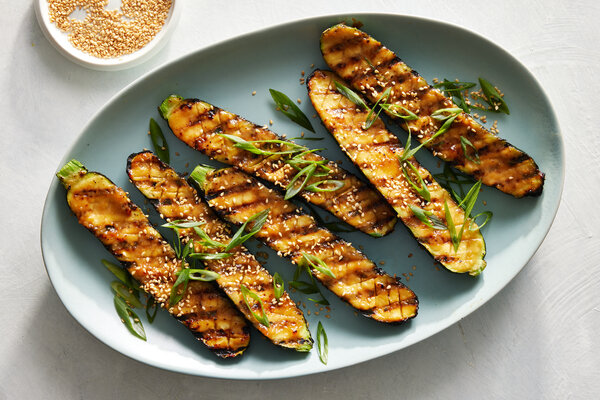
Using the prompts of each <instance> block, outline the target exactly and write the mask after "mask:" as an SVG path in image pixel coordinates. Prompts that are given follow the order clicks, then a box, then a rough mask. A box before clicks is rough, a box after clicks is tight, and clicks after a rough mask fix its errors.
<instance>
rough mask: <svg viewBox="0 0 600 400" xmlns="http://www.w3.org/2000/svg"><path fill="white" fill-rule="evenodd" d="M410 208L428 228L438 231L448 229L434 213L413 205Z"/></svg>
mask: <svg viewBox="0 0 600 400" xmlns="http://www.w3.org/2000/svg"><path fill="white" fill-rule="evenodd" d="M409 207H410V209H411V210H412V212H413V214H415V216H416V217H417V218H418V219H419V220H420V221H421V222H423V223H424V224H425V225H427V226H428V227H430V228H432V229H438V230H446V229H448V227H447V226H446V225H445V224H444V222H443V221H442V220H441V219H439V218H438V217H437V216H436V215H435V214H433V212H431V211H426V210H423V209H422V208H419V207H417V206H413V205H412V204H411V205H409Z"/></svg>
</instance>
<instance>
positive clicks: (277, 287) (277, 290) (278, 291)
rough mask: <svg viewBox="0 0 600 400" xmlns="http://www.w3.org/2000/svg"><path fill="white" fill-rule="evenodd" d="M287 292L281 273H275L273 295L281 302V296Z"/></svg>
mask: <svg viewBox="0 0 600 400" xmlns="http://www.w3.org/2000/svg"><path fill="white" fill-rule="evenodd" d="M284 290H285V283H284V281H283V278H282V277H281V275H279V272H275V273H274V274H273V293H274V294H275V298H276V299H277V300H279V298H280V297H281V296H283V291H284Z"/></svg>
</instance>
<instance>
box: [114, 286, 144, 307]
mask: <svg viewBox="0 0 600 400" xmlns="http://www.w3.org/2000/svg"><path fill="white" fill-rule="evenodd" d="M110 287H111V288H112V290H113V291H114V292H115V294H116V295H117V296H119V297H121V298H122V299H123V300H125V301H126V302H127V304H129V305H130V306H131V307H133V308H142V307H143V304H142V303H141V302H140V301H139V299H138V298H137V297H136V296H135V295H134V294H133V293H134V291H133V290H132V289H130V288H128V287H127V286H126V285H125V284H124V283H123V282H119V281H113V282H111V284H110Z"/></svg>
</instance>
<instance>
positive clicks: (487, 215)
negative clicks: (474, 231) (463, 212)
mask: <svg viewBox="0 0 600 400" xmlns="http://www.w3.org/2000/svg"><path fill="white" fill-rule="evenodd" d="M482 215H484V216H485V220H483V223H482V224H477V225H478V229H481V228H483V227H484V226H485V225H486V224H487V223H488V222H490V220H491V219H492V217H493V216H494V213H492V212H491V211H483V212H480V213H479V214H477V215H475V216H474V217H473V218H471V219H472V221H473V222H475V223H477V221H476V220H477V218H479V217H480V216H482ZM469 228H470V227H469Z"/></svg>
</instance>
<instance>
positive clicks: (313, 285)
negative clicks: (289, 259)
mask: <svg viewBox="0 0 600 400" xmlns="http://www.w3.org/2000/svg"><path fill="white" fill-rule="evenodd" d="M303 271H306V273H307V274H308V278H309V280H310V282H306V281H301V280H299V279H300V276H301V275H302V272H303ZM288 284H289V285H290V286H291V287H293V288H294V289H296V290H298V291H300V292H302V293H304V294H315V293H318V294H319V295H320V296H321V298H320V299H313V298H310V297H309V298H308V300H310V301H312V302H314V303H317V304H323V305H326V306H328V305H329V301H327V299H326V298H325V296H323V293H321V290H320V289H319V287H318V286H317V282H316V281H315V277H314V276H313V274H312V272H311V271H310V268H309V266H308V264H305V263H302V262H299V263H298V265H297V266H296V271H295V272H294V280H292V281H290V282H288Z"/></svg>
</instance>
